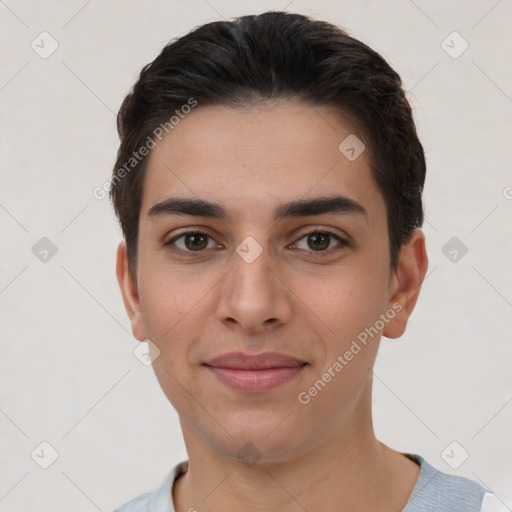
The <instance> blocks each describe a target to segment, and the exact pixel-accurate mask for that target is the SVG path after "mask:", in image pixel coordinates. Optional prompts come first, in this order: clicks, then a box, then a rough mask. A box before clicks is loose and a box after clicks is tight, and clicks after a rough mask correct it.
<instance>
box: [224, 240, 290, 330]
mask: <svg viewBox="0 0 512 512" xmlns="http://www.w3.org/2000/svg"><path fill="white" fill-rule="evenodd" d="M232 259H233V267H232V270H231V271H230V272H228V274H227V276H226V278H225V279H224V280H223V283H222V285H221V286H222V288H221V293H220V300H219V303H218V307H217V316H218V318H219V320H220V321H221V322H222V323H224V324H225V325H226V326H227V327H229V328H230V329H235V330H239V331H241V332H244V333H245V334H246V335H247V334H251V335H259V334H262V333H265V334H267V333H269V332H270V331H271V330H274V329H277V328H278V327H279V326H281V325H284V324H286V323H288V322H289V320H290V318H291V314H292V304H291V302H290V300H291V295H292V294H291V292H290V289H289V288H288V287H287V286H286V282H285V281H284V279H283V276H280V275H279V272H278V270H277V266H276V265H274V264H273V263H272V261H271V257H270V255H269V252H268V251H267V250H263V252H262V253H261V254H260V255H259V256H258V257H257V258H256V259H254V260H253V261H250V260H245V259H244V258H243V257H241V256H239V254H237V253H233V258H232Z"/></svg>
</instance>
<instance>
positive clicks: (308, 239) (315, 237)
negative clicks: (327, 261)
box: [291, 230, 348, 253]
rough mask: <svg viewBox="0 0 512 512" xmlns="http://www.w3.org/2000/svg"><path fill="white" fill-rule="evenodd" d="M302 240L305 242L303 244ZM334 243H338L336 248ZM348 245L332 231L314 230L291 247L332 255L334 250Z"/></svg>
mask: <svg viewBox="0 0 512 512" xmlns="http://www.w3.org/2000/svg"><path fill="white" fill-rule="evenodd" d="M302 240H305V242H303V243H302V244H301V241H302ZM333 241H336V242H337V245H335V246H334V247H333V246H332V245H331V244H332V242H333ZM301 245H302V246H301ZM347 245H348V243H347V242H346V241H345V240H343V239H342V238H341V237H340V236H338V235H336V234H334V233H331V232H330V231H320V230H314V231H311V232H310V233H306V234H305V235H303V236H302V237H300V238H299V239H298V240H297V242H295V243H294V244H293V245H292V246H291V247H292V248H293V249H301V250H306V251H309V252H320V253H324V252H329V253H330V252H331V251H332V250H333V249H336V248H338V249H341V248H342V247H345V246H347Z"/></svg>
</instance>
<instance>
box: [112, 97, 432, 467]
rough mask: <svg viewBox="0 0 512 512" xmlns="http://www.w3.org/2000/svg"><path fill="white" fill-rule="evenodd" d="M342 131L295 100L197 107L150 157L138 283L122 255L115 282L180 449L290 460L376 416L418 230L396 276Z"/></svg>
mask: <svg viewBox="0 0 512 512" xmlns="http://www.w3.org/2000/svg"><path fill="white" fill-rule="evenodd" d="M351 134H354V132H353V129H352V128H351V127H350V125H348V124H347V123H346V122H344V121H342V119H341V117H340V116H339V115H336V113H334V112H332V111H329V110H327V109H325V108H318V107H315V108H313V107H312V106H308V105H305V104H301V103H292V102H280V103H274V104H272V105H265V106H255V107H247V108H238V109H236V108H229V107H225V106H213V107H201V106H200V105H199V106H198V107H197V108H196V109H194V110H193V111H192V112H191V113H190V114H189V115H187V116H186V117H185V118H184V119H183V120H181V121H180V123H179V125H177V126H176V127H175V128H174V130H173V131H172V132H170V133H169V134H168V135H167V136H166V138H164V139H163V141H162V142H160V143H158V144H157V146H156V147H155V148H154V149H152V151H151V155H150V158H149V161H148V166H147V173H146V176H145V183H144V190H143V197H142V208H141V213H140V222H139V240H138V259H137V272H136V275H137V277H136V282H133V281H132V280H131V279H130V276H129V272H128V270H127V264H126V250H125V246H124V244H121V246H120V248H119V252H118V278H119V281H120V283H121V289H122V291H123V297H124V301H125V305H126V308H127V310H128V313H129V316H130V318H131V321H132V328H133V332H134V335H135V337H136V338H137V339H139V340H144V339H149V340H151V342H152V343H153V344H154V355H156V354H157V353H158V351H159V355H158V357H156V359H155V360H154V362H153V366H154V370H155V373H156V376H157V378H158V381H159V383H160V385H161V387H162V389H163V391H164V393H165V394H166V396H167V397H168V399H169V400H170V402H171V403H172V404H173V406H174V407H175V408H176V410H177V412H178V413H179V416H180V421H181V424H182V427H183V430H184V436H185V442H186V443H187V445H189V444H192V443H195V444H196V446H199V445H203V446H204V447H206V448H205V449H212V450H216V451H217V452H219V453H223V454H226V455H230V456H234V457H236V456H237V454H240V450H241V449H242V453H243V450H244V449H245V450H247V449H249V450H255V451H256V450H257V451H258V457H263V458H264V460H268V461H277V460H284V459H286V458H290V457H291V456H292V454H295V455H297V456H298V455H300V454H301V453H307V451H308V450H311V449H314V448H315V446H316V445H317V444H318V443H320V442H321V440H322V439H329V438H332V437H333V436H335V435H337V434H336V433H339V432H348V431H349V430H350V429H351V428H352V427H353V426H354V425H356V424H357V422H358V421H359V422H360V421H361V418H364V417H366V416H368V415H369V414H370V412H369V411H370V406H371V399H370V389H371V369H372V366H373V363H374V360H375V356H376V353H377V348H378V343H379V339H380V336H381V334H382V332H384V334H385V335H387V336H389V337H396V336H399V335H401V334H402V332H403V329H404V328H405V323H406V320H407V316H408V315H409V314H410V312H411V311H412V308H413V307H414V303H415V300H416V296H417V291H418V290H419V285H418V282H420V281H421V279H422V276H421V274H422V272H423V270H424V269H425V270H426V258H425V257H424V246H423V243H422V242H423V238H422V235H421V232H419V231H418V232H416V234H415V235H414V236H413V238H412V239H411V242H410V244H409V246H408V248H405V249H404V250H403V253H402V258H401V263H400V264H399V267H398V269H396V270H392V269H391V268H390V257H389V237H388V231H387V216H386V206H385V203H384V200H383V197H382V195H381V193H380V191H379V190H378V188H377V186H376V185H375V183H374V180H373V178H372V174H371V170H370V167H369V155H368V153H367V151H363V152H362V153H361V154H360V156H358V157H357V158H356V159H353V158H350V159H349V158H347V157H346V156H345V154H343V153H342V152H341V151H340V149H339V148H338V146H339V145H340V143H341V142H342V141H344V140H345V139H346V138H347V137H348V136H349V135H351ZM348 155H349V156H352V155H351V153H350V150H349V153H348ZM423 267H424V269H423ZM423 275H424V272H423ZM418 279H420V281H418ZM369 333H371V335H370V334H369ZM365 334H366V337H365ZM363 340H364V341H365V342H363ZM269 353H272V354H269ZM223 356H227V357H223ZM253 356H257V357H253ZM315 383H316V384H315ZM246 443H252V445H247V444H246ZM244 446H245V448H243V447H244ZM247 446H252V448H247ZM254 447H256V448H254ZM249 455H251V454H249Z"/></svg>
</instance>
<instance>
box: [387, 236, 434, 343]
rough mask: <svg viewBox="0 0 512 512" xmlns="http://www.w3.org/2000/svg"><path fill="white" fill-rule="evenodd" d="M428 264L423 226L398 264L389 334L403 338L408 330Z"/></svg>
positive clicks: (407, 246) (391, 301) (408, 245)
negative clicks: (406, 329) (409, 320)
mask: <svg viewBox="0 0 512 512" xmlns="http://www.w3.org/2000/svg"><path fill="white" fill-rule="evenodd" d="M427 267H428V258H427V252H426V249H425V235H424V234H423V232H422V231H421V230H419V229H415V230H414V231H413V233H412V236H411V239H410V240H409V242H408V243H407V244H405V245H403V246H402V249H401V251H400V256H399V260H398V265H397V268H396V269H395V270H394V271H393V275H392V276H391V281H390V297H391V298H390V300H389V304H388V308H389V310H390V311H391V310H392V311H394V312H395V313H396V314H395V316H394V317H393V318H392V319H391V320H390V321H389V322H388V323H387V324H386V326H385V327H384V330H383V332H382V334H383V335H384V336H386V337H387V338H399V337H400V336H402V334H403V333H404V332H405V328H406V326H407V321H408V319H409V317H410V316H411V313H412V312H413V310H414V307H415V306H416V301H417V300H418V295H419V293H420V289H421V285H422V284H423V280H424V279H425V274H426V273H427Z"/></svg>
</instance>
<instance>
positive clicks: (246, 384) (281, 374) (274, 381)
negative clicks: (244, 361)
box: [207, 365, 305, 393]
mask: <svg viewBox="0 0 512 512" xmlns="http://www.w3.org/2000/svg"><path fill="white" fill-rule="evenodd" d="M304 366H305V365H300V366H290V367H281V368H268V369H266V370H233V369H230V368H216V367H213V366H207V368H208V370H210V371H211V372H212V373H213V374H214V375H215V376H216V377H218V378H219V379H220V380H221V381H222V382H224V383H225V384H228V385H229V386H231V387H233V388H235V389H237V390H239V391H243V392H245V393H259V392H262V391H267V390H268V389H272V388H275V387H277V386H280V385H281V384H284V383H285V382H288V381H289V380H291V379H293V378H294V377H296V376H297V375H298V374H299V373H300V371H301V370H302V369H303V368H304Z"/></svg>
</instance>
